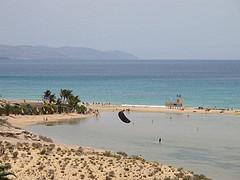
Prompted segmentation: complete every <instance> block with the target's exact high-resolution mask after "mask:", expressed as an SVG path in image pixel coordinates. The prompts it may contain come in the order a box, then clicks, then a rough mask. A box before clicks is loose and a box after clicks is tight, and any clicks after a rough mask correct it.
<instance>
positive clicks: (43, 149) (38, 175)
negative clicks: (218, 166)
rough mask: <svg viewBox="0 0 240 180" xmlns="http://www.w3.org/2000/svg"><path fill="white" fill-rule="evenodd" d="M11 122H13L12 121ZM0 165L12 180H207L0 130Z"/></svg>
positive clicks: (118, 155) (6, 126)
mask: <svg viewBox="0 0 240 180" xmlns="http://www.w3.org/2000/svg"><path fill="white" fill-rule="evenodd" d="M12 122H14V121H12ZM0 152H1V153H0V162H1V163H3V164H6V163H10V164H11V169H10V171H11V172H13V173H14V174H15V175H16V176H17V177H16V178H13V179H19V180H20V179H26V180H27V179H29V180H35V179H66V180H67V179H76V180H77V179H103V180H105V179H106V180H110V179H126V180H127V179H136V180H138V179H207V178H206V177H205V176H203V175H201V176H199V175H195V174H194V173H193V172H190V171H187V170H184V169H183V168H177V167H172V166H167V165H163V164H160V163H157V162H149V161H146V160H144V159H143V158H142V157H139V156H131V157H129V156H128V155H127V154H126V153H124V152H116V153H113V152H110V151H103V150H96V149H91V148H84V147H80V146H74V145H63V144H56V143H54V142H53V140H51V139H50V138H46V137H44V136H39V135H35V134H32V133H30V132H27V131H25V130H23V129H21V128H15V127H13V126H11V125H9V124H8V123H2V124H1V126H0Z"/></svg>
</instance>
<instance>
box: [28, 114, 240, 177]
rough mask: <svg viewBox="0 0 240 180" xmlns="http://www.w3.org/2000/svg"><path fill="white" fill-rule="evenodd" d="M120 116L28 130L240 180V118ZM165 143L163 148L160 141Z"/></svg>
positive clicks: (180, 115)
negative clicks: (122, 119)
mask: <svg viewBox="0 0 240 180" xmlns="http://www.w3.org/2000/svg"><path fill="white" fill-rule="evenodd" d="M126 115H127V116H128V117H129V118H130V119H131V120H132V123H130V124H125V123H123V122H122V121H120V120H119V119H118V116H117V112H104V113H101V115H100V116H99V117H98V118H91V119H87V120H79V121H74V123H70V124H68V123H60V124H58V125H55V126H45V125H34V126H30V127H28V130H31V131H33V132H35V133H39V134H43V135H45V136H49V137H51V138H53V139H55V140H56V141H57V142H61V143H68V144H79V145H83V146H90V147H95V148H101V149H106V150H109V149H110V150H113V151H125V152H127V153H128V154H131V155H133V154H134V155H142V156H144V157H145V158H146V159H149V160H154V161H159V162H161V163H164V164H169V165H176V166H179V167H184V168H186V169H190V170H192V171H194V172H196V173H202V174H205V175H207V176H208V177H210V178H213V179H222V180H226V179H228V180H236V179H240V119H239V117H237V116H235V117H234V116H217V115H197V114H192V115H190V116H187V115H183V114H164V113H132V112H131V113H126ZM159 138H161V139H162V142H161V143H159V142H158V139H159Z"/></svg>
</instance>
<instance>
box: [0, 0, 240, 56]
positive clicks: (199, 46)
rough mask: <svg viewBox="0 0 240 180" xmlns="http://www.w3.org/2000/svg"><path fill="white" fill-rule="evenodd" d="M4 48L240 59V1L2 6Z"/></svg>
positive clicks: (78, 0)
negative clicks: (74, 48) (39, 47)
mask: <svg viewBox="0 0 240 180" xmlns="http://www.w3.org/2000/svg"><path fill="white" fill-rule="evenodd" d="M0 44H9V45H22V44H26V45H48V46H82V47H90V48H96V49H100V50H122V51H127V52H131V53H133V54H135V55H137V56H138V57H140V58H155V59H186V58H187V59H192V58H194V59H219V58H220V59H240V0H0Z"/></svg>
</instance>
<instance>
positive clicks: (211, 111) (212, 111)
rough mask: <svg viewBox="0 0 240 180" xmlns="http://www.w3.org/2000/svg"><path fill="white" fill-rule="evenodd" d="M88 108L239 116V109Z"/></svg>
mask: <svg viewBox="0 0 240 180" xmlns="http://www.w3.org/2000/svg"><path fill="white" fill-rule="evenodd" d="M87 107H88V108H92V109H97V110H99V111H100V112H101V111H103V112H104V111H121V110H123V109H125V110H128V111H132V112H149V113H151V112H153V113H180V114H193V113H194V114H213V115H233V116H238V115H240V110H239V109H233V110H231V109H215V108H203V109H198V108H194V107H185V108H184V110H183V109H170V108H167V107H166V106H158V105H130V104H121V105H114V104H110V105H109V104H94V105H92V104H91V105H87Z"/></svg>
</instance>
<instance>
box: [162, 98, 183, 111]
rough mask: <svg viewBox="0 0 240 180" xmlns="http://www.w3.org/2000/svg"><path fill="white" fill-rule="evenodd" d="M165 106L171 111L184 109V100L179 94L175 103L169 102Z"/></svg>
mask: <svg viewBox="0 0 240 180" xmlns="http://www.w3.org/2000/svg"><path fill="white" fill-rule="evenodd" d="M165 106H167V107H168V108H170V109H173V108H174V109H182V110H183V109H184V105H183V98H182V95H181V94H177V97H176V100H175V102H172V101H167V102H165Z"/></svg>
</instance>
